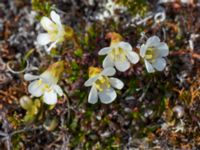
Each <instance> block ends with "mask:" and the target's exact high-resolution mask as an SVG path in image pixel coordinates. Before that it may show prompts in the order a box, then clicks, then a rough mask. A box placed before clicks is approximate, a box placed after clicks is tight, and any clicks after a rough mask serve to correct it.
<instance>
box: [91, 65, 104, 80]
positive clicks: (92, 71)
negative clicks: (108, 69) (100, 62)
mask: <svg viewBox="0 0 200 150" xmlns="http://www.w3.org/2000/svg"><path fill="white" fill-rule="evenodd" d="M101 71H102V69H101V68H98V67H90V68H89V78H92V77H94V76H96V75H97V74H99V73H100V72H101Z"/></svg>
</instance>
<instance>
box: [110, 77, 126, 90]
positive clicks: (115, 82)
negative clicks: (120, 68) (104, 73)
mask: <svg viewBox="0 0 200 150" xmlns="http://www.w3.org/2000/svg"><path fill="white" fill-rule="evenodd" d="M109 80H110V84H111V85H112V87H114V88H116V89H119V90H121V89H122V88H123V87H124V83H123V82H122V81H121V80H119V79H117V78H110V79H109Z"/></svg>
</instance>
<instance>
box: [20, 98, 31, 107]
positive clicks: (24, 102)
mask: <svg viewBox="0 0 200 150" xmlns="http://www.w3.org/2000/svg"><path fill="white" fill-rule="evenodd" d="M19 103H20V105H21V107H22V108H23V109H25V110H28V109H30V108H31V107H32V105H33V101H32V100H31V99H30V97H28V96H22V97H21V98H20V100H19Z"/></svg>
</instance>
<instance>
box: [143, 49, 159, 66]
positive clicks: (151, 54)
mask: <svg viewBox="0 0 200 150" xmlns="http://www.w3.org/2000/svg"><path fill="white" fill-rule="evenodd" d="M157 57H158V53H157V51H156V49H155V48H154V47H149V48H148V49H147V51H146V54H145V56H144V58H145V59H146V60H148V61H150V62H155V60H156V58H157Z"/></svg>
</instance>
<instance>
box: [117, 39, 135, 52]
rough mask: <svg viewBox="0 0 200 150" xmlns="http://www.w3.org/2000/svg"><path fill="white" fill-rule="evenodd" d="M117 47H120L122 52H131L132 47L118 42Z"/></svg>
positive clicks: (126, 43)
mask: <svg viewBox="0 0 200 150" xmlns="http://www.w3.org/2000/svg"><path fill="white" fill-rule="evenodd" d="M119 47H121V48H122V49H123V50H126V51H132V49H133V48H132V46H131V45H130V44H129V43H128V42H123V41H122V42H120V43H119Z"/></svg>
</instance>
